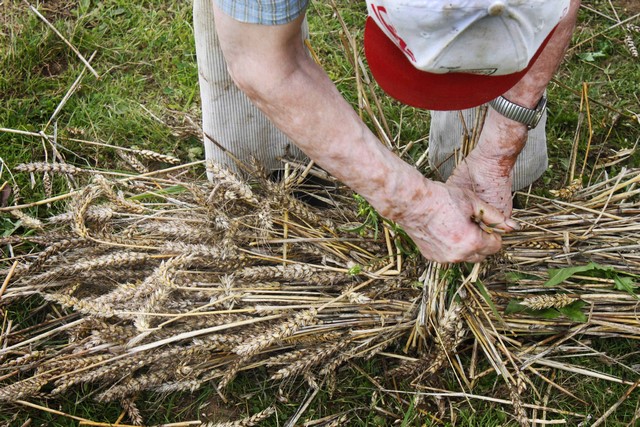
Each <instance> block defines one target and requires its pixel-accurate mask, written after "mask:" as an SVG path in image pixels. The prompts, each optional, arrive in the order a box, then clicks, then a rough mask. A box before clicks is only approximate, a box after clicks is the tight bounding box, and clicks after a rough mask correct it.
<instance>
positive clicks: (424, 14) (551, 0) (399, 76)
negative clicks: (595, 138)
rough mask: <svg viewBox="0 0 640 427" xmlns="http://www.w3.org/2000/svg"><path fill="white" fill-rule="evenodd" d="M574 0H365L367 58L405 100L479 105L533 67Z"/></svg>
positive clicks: (434, 105) (446, 106)
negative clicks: (367, 15)
mask: <svg viewBox="0 0 640 427" xmlns="http://www.w3.org/2000/svg"><path fill="white" fill-rule="evenodd" d="M569 2H570V0H452V1H442V0H441V1H438V0H367V7H368V12H369V17H368V19H367V24H366V27H365V36H364V46H365V54H366V57H367V62H368V63H369V67H370V69H371V72H372V74H373V76H374V78H375V79H376V81H377V82H378V84H379V85H380V87H381V88H382V89H383V90H384V91H385V92H387V93H388V94H389V95H391V96H392V97H394V98H396V99H398V100H399V101H401V102H403V103H405V104H408V105H412V106H415V107H419V108H425V109H429V110H461V109H464V108H471V107H476V106H478V105H482V104H484V103H486V102H488V101H491V100H492V99H494V98H496V97H498V96H499V95H502V94H503V93H504V92H506V91H507V90H509V89H510V88H511V87H512V86H514V85H515V84H516V83H517V82H518V81H519V80H520V79H521V78H522V77H523V76H524V75H525V74H526V73H527V71H528V70H529V68H530V67H531V66H532V65H533V63H534V62H535V60H536V59H537V57H538V55H539V54H540V52H541V51H542V50H543V48H544V46H545V45H546V43H547V42H548V41H549V38H550V37H551V34H552V33H553V31H554V29H555V27H556V25H557V24H558V22H560V20H561V19H562V18H563V17H564V15H565V14H566V13H567V10H568V8H569Z"/></svg>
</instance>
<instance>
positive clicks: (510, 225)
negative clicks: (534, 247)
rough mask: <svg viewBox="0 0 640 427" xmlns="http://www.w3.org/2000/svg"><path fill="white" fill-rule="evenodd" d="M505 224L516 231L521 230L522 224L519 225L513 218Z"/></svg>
mask: <svg viewBox="0 0 640 427" xmlns="http://www.w3.org/2000/svg"><path fill="white" fill-rule="evenodd" d="M504 223H505V224H507V225H508V226H509V227H511V228H513V229H514V230H520V224H518V223H517V222H515V221H514V220H512V219H511V218H509V219H507V220H506V221H505V222H504Z"/></svg>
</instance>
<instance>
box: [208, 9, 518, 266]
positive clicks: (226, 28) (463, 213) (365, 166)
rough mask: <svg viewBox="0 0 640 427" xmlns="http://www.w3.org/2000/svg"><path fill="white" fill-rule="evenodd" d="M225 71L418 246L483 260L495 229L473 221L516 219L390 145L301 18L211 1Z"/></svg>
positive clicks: (495, 244)
mask: <svg viewBox="0 0 640 427" xmlns="http://www.w3.org/2000/svg"><path fill="white" fill-rule="evenodd" d="M215 18H216V28H217V31H218V35H219V38H220V44H221V47H222V50H223V52H224V54H225V58H226V59H227V62H228V66H229V71H230V74H231V76H232V77H233V79H234V81H235V82H236V83H237V84H238V86H239V87H240V88H241V89H242V90H243V91H244V92H245V93H246V94H247V95H248V96H249V98H251V100H252V101H253V102H254V103H255V104H256V105H257V106H258V107H259V108H260V109H261V110H262V111H264V112H265V114H266V115H267V116H268V117H269V118H270V119H271V120H272V121H273V122H274V123H275V124H276V126H278V127H279V128H280V129H281V130H282V131H283V132H284V133H285V134H287V135H288V136H289V138H291V140H293V141H294V142H295V143H296V145H298V146H299V147H300V148H301V149H302V150H303V151H305V153H306V154H307V155H308V156H309V157H310V158H312V159H314V160H315V161H316V162H317V163H318V164H319V165H321V166H322V167H323V168H325V169H326V170H328V171H329V172H330V173H331V174H333V175H334V176H336V177H337V178H338V179H340V180H341V181H342V182H344V183H345V184H347V185H348V186H350V187H351V188H352V189H353V190H355V191H357V192H358V193H359V194H361V195H362V196H363V197H365V198H366V199H367V200H368V201H369V203H371V205H372V206H373V207H375V208H376V209H377V210H378V212H379V213H380V214H381V215H383V216H385V217H387V218H390V219H392V220H395V221H397V222H398V223H399V224H400V225H401V226H402V227H403V228H404V230H405V231H406V232H407V233H408V234H409V235H410V236H411V237H412V238H413V240H414V242H415V243H416V244H417V246H418V247H419V249H420V251H421V252H422V254H423V255H424V256H425V257H427V258H428V259H432V260H436V261H441V262H457V261H472V262H477V261H480V260H482V259H483V258H484V257H486V256H487V255H489V254H492V253H495V252H496V251H498V250H499V249H500V246H501V239H500V235H499V234H498V233H486V232H484V231H482V229H481V228H480V227H479V226H478V224H477V223H476V222H474V220H473V218H476V219H478V220H479V219H481V220H482V221H484V222H485V223H486V224H492V225H496V224H497V225H498V227H499V228H502V229H503V230H505V231H510V230H511V229H512V228H511V227H510V226H509V225H507V224H506V223H505V221H507V222H508V223H509V224H511V225H513V223H512V222H510V220H506V218H505V217H504V216H503V215H502V214H501V213H500V212H499V211H497V210H496V209H495V208H493V207H491V206H490V205H488V204H486V203H484V202H482V201H481V200H480V199H478V198H477V197H475V196H474V195H473V193H472V192H471V191H470V190H468V189H465V188H461V187H458V186H454V185H445V184H442V183H435V182H432V181H429V180H427V179H425V178H424V177H423V176H422V175H421V174H420V173H419V172H418V171H417V170H416V169H415V168H413V167H412V166H410V165H408V164H407V163H405V162H403V161H402V160H401V159H399V158H398V157H397V156H395V155H394V154H393V153H391V152H390V151H389V150H387V149H386V148H385V147H384V146H383V145H382V144H381V143H380V142H379V141H378V140H377V139H376V138H375V136H374V135H373V134H372V133H371V131H370V130H369V129H368V128H367V127H366V126H365V124H364V123H363V122H362V121H361V120H360V118H359V117H358V116H357V114H356V113H355V111H354V110H353V109H352V108H351V106H350V105H349V104H348V103H347V102H346V101H345V100H344V98H343V97H342V96H341V95H340V93H339V92H338V91H337V89H336V88H335V86H334V84H333V83H332V82H331V81H330V79H329V78H328V77H327V75H326V74H325V73H324V71H323V70H322V69H321V68H320V67H319V66H318V65H317V64H315V63H314V62H313V60H311V59H310V58H309V56H308V54H307V53H306V52H305V50H304V47H303V45H302V43H300V39H301V35H300V24H301V20H302V18H299V19H297V20H295V21H293V22H290V23H288V24H284V25H277V26H261V25H255V24H245V23H241V22H238V21H236V20H234V19H233V18H231V17H229V16H227V15H225V14H224V12H222V11H221V10H219V9H218V8H216V9H215Z"/></svg>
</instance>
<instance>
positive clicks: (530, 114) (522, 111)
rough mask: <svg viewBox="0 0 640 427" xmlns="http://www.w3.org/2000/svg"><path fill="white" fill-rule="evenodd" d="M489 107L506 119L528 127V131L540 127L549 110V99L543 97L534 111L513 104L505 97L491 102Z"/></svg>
mask: <svg viewBox="0 0 640 427" xmlns="http://www.w3.org/2000/svg"><path fill="white" fill-rule="evenodd" d="M489 105H490V106H491V108H493V109H494V110H496V111H497V112H498V113H500V114H502V115H503V116H505V117H506V118H508V119H511V120H514V121H516V122H519V123H522V124H524V125H527V129H529V130H531V129H533V128H535V127H536V126H538V123H539V122H540V119H541V118H542V114H543V113H544V109H545V108H547V97H546V96H544V95H543V96H542V98H540V101H538V105H536V107H535V108H533V109H532V108H526V107H523V106H522V105H518V104H516V103H514V102H511V101H509V100H508V99H507V98H505V97H504V96H499V97H497V98H496V99H494V100H493V101H489Z"/></svg>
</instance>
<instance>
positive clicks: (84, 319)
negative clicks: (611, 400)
mask: <svg viewBox="0 0 640 427" xmlns="http://www.w3.org/2000/svg"><path fill="white" fill-rule="evenodd" d="M208 167H209V172H210V173H211V174H212V175H213V177H214V179H213V182H212V183H209V182H207V181H205V180H194V179H189V178H185V174H184V173H182V172H183V171H181V170H180V167H174V168H171V169H169V170H168V171H169V172H164V173H162V174H157V173H156V174H154V173H150V174H149V173H148V174H141V175H132V176H129V177H126V178H121V179H108V178H106V177H105V176H103V175H100V174H98V173H96V172H95V171H88V170H81V169H77V168H65V167H62V166H59V165H58V166H55V167H54V166H53V165H46V164H29V165H23V166H21V167H19V168H16V170H18V171H22V172H24V173H32V174H37V173H42V172H46V173H62V174H67V175H69V176H70V175H73V176H74V177H75V179H76V180H79V182H81V183H82V185H81V186H80V190H76V191H74V192H71V193H69V195H67V198H68V200H69V203H68V209H67V211H66V212H64V213H62V214H59V215H56V216H53V217H51V218H48V219H46V220H39V219H36V218H32V217H30V216H29V215H28V214H27V209H26V208H27V207H29V205H25V206H23V209H20V206H18V207H17V208H14V209H13V210H12V211H11V213H12V214H13V215H14V216H16V217H18V218H19V219H20V220H21V221H22V226H23V227H24V228H29V229H31V230H32V231H31V232H29V233H24V235H23V236H21V237H7V238H4V239H0V243H1V244H2V248H3V250H5V249H6V248H11V249H12V250H15V251H16V252H19V251H20V250H21V248H23V247H24V248H28V247H31V246H30V245H35V246H36V247H38V248H39V249H38V250H37V251H33V252H30V253H27V254H25V255H23V256H15V258H8V255H7V254H8V252H6V253H5V260H10V261H11V262H9V263H6V262H5V265H6V266H8V267H11V268H7V269H5V270H4V271H2V272H0V277H4V278H5V280H4V286H3V287H2V290H0V295H1V300H0V308H2V309H3V310H4V309H6V308H8V307H11V305H12V304H17V303H19V302H20V301H21V300H23V299H24V298H27V297H29V296H32V295H39V296H41V297H43V298H44V299H45V300H47V301H49V302H51V303H52V306H53V307H58V308H56V309H55V310H54V311H53V313H55V315H54V316H53V317H51V318H50V319H49V320H48V321H47V322H45V323H43V324H42V325H37V326H35V327H33V326H32V327H29V328H26V327H25V328H24V329H21V327H20V325H19V324H17V325H13V327H7V323H6V320H5V323H4V326H3V331H2V335H1V337H2V341H1V346H2V349H1V350H0V360H2V368H1V370H0V377H2V382H0V401H2V402H5V403H6V402H16V401H20V400H23V399H27V398H31V397H34V396H42V395H43V393H44V394H45V395H46V396H48V397H55V396H56V395H59V394H61V393H64V392H65V391H67V390H69V389H70V388H72V387H78V386H79V385H82V384H87V383H90V384H92V385H93V386H94V390H96V391H95V394H94V397H95V398H96V399H97V400H99V401H112V400H119V401H121V402H123V403H124V406H125V407H126V408H127V409H128V410H129V414H130V417H131V419H132V420H133V421H138V422H141V419H140V417H139V415H138V414H137V410H136V408H135V403H134V399H135V397H136V396H137V395H138V394H139V393H140V392H141V391H144V390H148V391H154V392H162V393H169V392H175V391H185V390H191V391H195V390H197V389H199V388H200V387H201V386H203V385H205V384H214V385H215V386H216V387H218V388H219V389H220V390H221V391H222V392H223V391H224V388H225V386H226V385H227V384H228V383H229V382H230V381H232V380H233V379H234V377H235V376H236V375H237V374H238V372H240V371H245V370H251V369H256V368H265V367H266V368H267V370H268V372H270V374H271V379H270V381H271V382H272V383H273V384H276V383H279V384H286V383H287V382H291V381H292V380H293V379H294V378H301V379H303V380H304V381H306V383H307V384H308V385H309V387H310V388H311V389H315V390H317V389H318V388H332V387H335V381H336V372H337V369H338V368H339V367H340V366H342V365H343V364H345V363H346V362H347V361H350V360H354V359H362V358H371V357H384V358H388V359H389V361H390V362H391V365H392V366H394V368H393V371H392V372H391V373H393V374H394V375H396V376H397V377H398V378H401V379H404V380H406V381H407V382H408V383H410V384H411V386H412V389H411V390H412V391H415V392H417V391H419V392H423V394H422V397H423V398H429V396H438V399H440V400H441V398H442V397H449V398H451V399H456V398H460V397H465V396H466V397H467V398H469V397H474V396H473V385H474V384H475V383H476V382H477V381H478V380H479V379H480V378H482V377H483V376H486V375H489V374H494V373H496V374H498V375H500V376H501V377H502V381H503V382H504V385H505V387H506V395H507V398H506V399H505V398H504V395H505V392H504V389H503V391H502V396H494V397H491V396H485V397H484V398H487V399H493V400H494V401H496V402H498V403H501V404H503V405H505V407H506V408H507V410H508V411H510V412H512V413H513V414H514V415H515V417H516V419H517V420H518V421H519V423H520V424H521V425H529V422H530V420H532V419H535V418H536V417H540V414H541V413H542V412H544V413H545V414H547V413H548V414H549V415H548V416H552V417H555V418H556V419H558V418H559V419H563V418H568V417H571V416H572V415H578V414H569V413H567V412H563V411H560V410H558V409H554V408H553V405H551V404H548V405H542V404H541V403H540V401H539V399H533V398H531V396H533V395H535V393H525V390H527V389H529V391H531V388H534V387H535V386H534V383H533V381H532V378H536V377H541V378H543V379H544V380H545V381H546V382H547V383H548V384H551V386H552V387H554V388H556V389H557V390H559V392H561V393H566V394H568V395H571V393H570V391H568V390H565V389H563V388H562V387H561V386H560V385H558V384H555V383H554V382H553V379H552V378H550V377H549V376H548V372H549V371H548V370H545V369H543V368H553V369H562V370H569V371H572V372H576V373H578V374H583V375H590V376H595V377H597V378H602V379H605V380H610V381H615V382H622V383H625V384H629V385H630V386H631V388H630V390H633V388H635V386H637V385H638V382H637V381H636V382H635V383H634V381H635V380H636V379H637V378H638V377H640V375H639V373H638V367H635V368H633V367H629V369H628V371H629V378H625V379H622V378H615V377H612V376H609V375H605V374H602V373H598V372H596V371H593V370H587V369H583V368H580V367H579V366H575V365H570V364H567V363H565V362H563V361H562V360H563V359H558V358H556V357H555V356H557V355H566V354H581V353H585V351H586V350H588V346H587V345H586V344H585V345H582V346H581V345H579V344H577V343H580V340H583V339H584V338H585V337H627V338H631V339H636V340H637V339H638V338H640V313H639V308H640V305H639V303H638V298H637V296H636V295H635V293H637V292H638V286H637V284H636V281H635V279H636V278H637V275H638V274H640V253H639V252H638V248H639V247H640V246H639V244H638V242H639V241H640V238H639V235H640V232H639V231H640V225H639V224H640V223H639V222H638V218H639V214H640V204H639V199H638V196H637V194H638V191H639V190H638V189H637V188H636V187H637V186H636V183H637V182H638V181H639V180H640V170H625V171H623V172H622V173H620V174H619V175H618V176H616V177H613V178H610V179H606V180H604V181H602V182H600V183H598V184H595V185H592V186H590V187H588V188H584V189H580V188H579V187H576V186H574V187H573V188H568V189H565V191H564V193H562V194H560V195H559V196H563V197H564V198H565V200H564V201H562V200H549V199H534V198H533V196H529V197H531V200H529V203H528V207H527V208H525V209H520V210H516V212H515V214H514V217H515V218H516V219H517V220H518V221H519V222H520V224H521V225H522V226H523V229H522V231H519V232H517V233H514V234H513V235H510V236H506V238H505V245H504V250H503V251H502V252H501V253H499V254H497V255H496V256H494V257H492V258H491V259H490V260H488V261H487V262H485V263H483V264H478V265H475V266H446V265H438V264H434V263H426V264H425V263H424V262H423V261H422V260H421V259H420V257H415V256H413V257H411V256H408V255H407V254H405V253H404V252H403V250H404V249H406V247H407V242H406V241H405V240H403V235H402V233H401V231H400V230H398V229H397V228H395V226H394V225H393V224H391V223H389V222H386V221H378V220H377V218H375V217H373V218H371V217H369V219H368V220H367V222H365V223H364V224H363V223H362V221H363V218H362V216H357V212H358V210H359V209H363V208H364V209H365V210H366V206H363V205H362V201H359V200H358V199H356V198H354V197H353V196H352V195H351V194H350V193H349V192H347V191H346V190H344V189H336V190H335V191H334V192H332V193H327V192H326V191H323V190H320V189H318V188H315V189H313V188H312V189H306V190H305V189H304V186H301V182H303V179H302V178H303V177H304V174H305V173H306V172H308V170H307V171H305V172H302V170H301V169H300V170H297V169H296V170H295V173H292V174H290V175H288V176H286V177H285V178H284V179H282V180H280V181H272V180H269V179H268V178H267V177H265V176H264V174H262V173H260V171H259V170H257V169H255V170H254V171H253V173H252V176H253V178H252V179H251V180H246V181H245V180H240V179H238V178H237V177H236V176H235V175H233V174H231V173H229V172H228V171H226V170H224V169H221V168H219V167H217V166H216V165H212V164H209V165H208ZM160 176H161V177H160ZM294 193H295V194H294ZM310 193H311V194H312V195H315V197H317V198H321V199H322V200H323V203H324V206H323V207H314V206H311V205H309V204H306V203H304V202H301V201H300V200H299V197H296V195H297V196H300V195H301V194H302V195H305V194H306V195H307V196H308V195H309V194H310ZM5 210H6V209H5ZM376 226H377V227H378V228H377V229H376V228H375V227H376ZM25 250H27V249H23V251H25ZM14 260H15V262H13V261H14ZM590 263H595V264H590ZM567 267H574V269H573V270H570V269H567ZM550 268H554V269H561V270H560V272H559V273H557V274H556V275H555V276H553V278H552V280H555V281H556V282H557V283H553V282H551V283H547V281H548V280H549V277H550V274H549V269H550ZM549 285H551V286H549ZM460 352H464V353H466V354H468V353H470V352H471V353H472V357H471V359H470V360H471V362H470V363H469V364H468V365H466V364H463V363H462V362H461V359H460V358H459V357H458V356H459V355H460V354H462V353H460ZM482 355H484V359H486V360H487V361H488V362H489V364H490V369H488V370H486V371H484V372H478V366H479V362H478V361H479V360H480V359H483V357H482ZM450 368H453V369H452V370H451V372H454V373H455V375H456V376H457V377H458V380H459V384H460V387H459V389H458V390H450V391H447V390H444V391H443V390H436V389H434V388H433V387H432V386H433V385H434V384H436V382H434V375H433V374H435V373H439V372H442V371H443V370H445V369H450ZM381 391H382V389H381ZM629 393H630V392H629ZM475 397H476V398H478V396H475ZM538 397H539V395H538ZM501 398H502V399H501ZM272 412H273V409H272V408H267V409H265V411H263V412H261V413H258V414H256V415H255V417H254V418H253V419H252V420H245V422H246V424H242V425H253V424H255V423H258V422H259V421H260V420H261V419H263V418H264V417H267V416H269V415H270V414H271V413H272ZM550 414H553V415H550ZM441 415H442V414H441ZM298 416H299V415H298ZM546 416H547V415H545V417H546ZM239 425H240V424H239Z"/></svg>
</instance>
